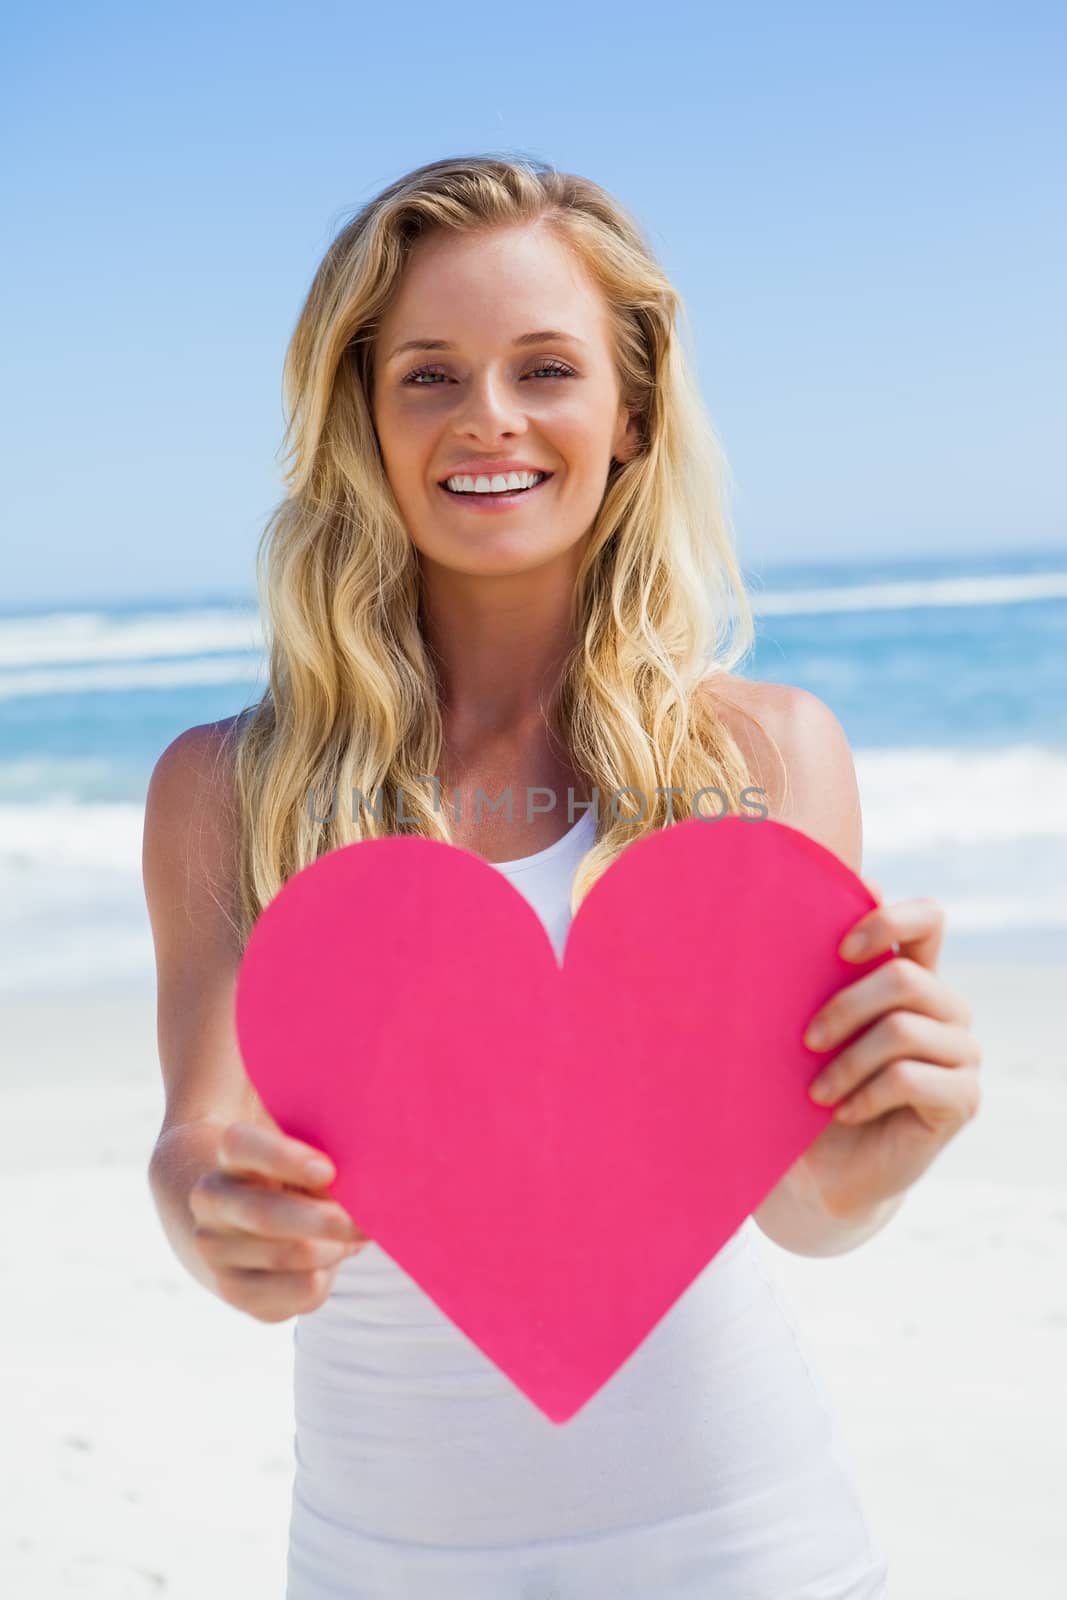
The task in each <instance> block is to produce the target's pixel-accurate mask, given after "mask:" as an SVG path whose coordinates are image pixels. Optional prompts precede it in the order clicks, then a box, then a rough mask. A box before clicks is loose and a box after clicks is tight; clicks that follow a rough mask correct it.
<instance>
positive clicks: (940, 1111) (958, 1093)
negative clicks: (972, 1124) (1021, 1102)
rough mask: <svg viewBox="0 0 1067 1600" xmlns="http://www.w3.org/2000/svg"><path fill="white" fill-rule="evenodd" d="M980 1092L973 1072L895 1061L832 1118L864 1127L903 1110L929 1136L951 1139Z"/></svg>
mask: <svg viewBox="0 0 1067 1600" xmlns="http://www.w3.org/2000/svg"><path fill="white" fill-rule="evenodd" d="M980 1103H981V1089H980V1087H979V1082H978V1069H977V1068H976V1067H958V1068H956V1070H955V1071H949V1070H947V1069H946V1068H945V1067H936V1066H932V1065H931V1064H930V1063H929V1062H928V1061H909V1060H907V1059H899V1060H896V1061H893V1062H890V1064H889V1066H887V1067H883V1068H882V1070H881V1072H878V1073H876V1074H875V1076H874V1077H873V1078H869V1079H868V1080H867V1082H866V1083H865V1084H863V1085H862V1086H861V1087H860V1088H859V1089H857V1090H856V1091H855V1093H854V1094H852V1095H850V1096H849V1098H848V1099H847V1100H846V1101H845V1102H844V1103H843V1104H842V1105H840V1106H838V1107H837V1109H836V1110H835V1112H834V1118H835V1120H836V1121H838V1122H847V1123H849V1124H854V1123H863V1122H870V1121H871V1120H872V1119H873V1118H875V1117H881V1116H884V1115H885V1114H886V1112H887V1111H893V1110H896V1109H897V1108H899V1107H907V1108H908V1109H909V1110H911V1111H913V1112H914V1113H915V1115H916V1116H917V1117H918V1118H919V1120H920V1121H921V1122H923V1123H924V1124H925V1125H926V1127H927V1128H929V1130H930V1131H931V1132H932V1133H938V1134H946V1135H947V1134H951V1133H954V1132H955V1131H956V1130H957V1129H958V1128H960V1127H962V1126H963V1124H964V1123H965V1122H969V1121H970V1119H971V1118H972V1117H973V1116H974V1115H975V1114H976V1112H977V1111H978V1107H979V1104H980Z"/></svg>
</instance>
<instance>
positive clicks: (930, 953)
mask: <svg viewBox="0 0 1067 1600" xmlns="http://www.w3.org/2000/svg"><path fill="white" fill-rule="evenodd" d="M944 928H945V913H944V911H943V909H942V907H941V906H940V904H939V903H938V902H937V901H936V900H933V899H930V898H929V897H923V898H918V899H914V900H899V901H895V902H894V903H893V904H892V905H890V906H876V907H875V908H874V910H873V911H868V912H867V914H866V915H865V916H863V917H860V918H859V919H858V920H857V921H856V922H855V923H853V925H852V927H851V928H850V929H849V931H848V933H847V934H846V935H845V937H844V938H843V939H842V941H841V943H840V945H839V946H838V951H837V953H838V955H840V956H842V957H843V958H844V959H845V960H846V961H855V960H862V961H869V960H870V959H871V958H872V956H876V955H880V954H881V953H882V951H884V950H892V949H893V948H894V947H896V948H897V949H898V950H899V953H900V954H901V955H904V956H907V957H908V958H909V959H910V960H912V961H915V962H917V963H918V965H919V966H921V967H927V968H929V969H930V970H931V971H933V969H934V968H935V967H936V965H937V959H938V956H939V954H940V950H941V940H942V937H943V935H944Z"/></svg>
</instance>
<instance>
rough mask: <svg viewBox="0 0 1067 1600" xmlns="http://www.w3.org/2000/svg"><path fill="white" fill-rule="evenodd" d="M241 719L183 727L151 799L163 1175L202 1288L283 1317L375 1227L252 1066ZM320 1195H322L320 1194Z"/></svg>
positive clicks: (159, 1192) (147, 858)
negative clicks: (247, 1051) (246, 1021)
mask: <svg viewBox="0 0 1067 1600" xmlns="http://www.w3.org/2000/svg"><path fill="white" fill-rule="evenodd" d="M231 727H232V724H226V723H222V724H205V725H203V726H200V727H196V728H190V729H188V730H187V731H186V732H185V733H182V734H180V735H179V736H178V738H177V739H175V740H174V741H173V742H172V743H171V744H170V745H168V746H167V748H166V750H164V752H163V754H162V755H161V756H160V757H159V760H158V761H157V763H156V766H155V769H154V770H153V773H152V778H151V782H150V784H149V788H148V794H147V797H146V801H145V828H144V846H143V855H142V870H143V878H144V888H145V898H146V901H147V904H148V911H149V917H150V920H151V924H152V937H153V941H154V944H155V954H156V974H157V997H158V998H157V1033H158V1044H159V1060H160V1066H161V1069H162V1072H163V1083H164V1090H165V1095H166V1109H165V1113H164V1118H163V1125H162V1127H161V1129H160V1132H159V1135H158V1138H157V1140H156V1143H155V1147H154V1149H153V1151H152V1153H151V1158H150V1161H149V1167H148V1179H149V1186H150V1189H151V1192H152V1196H153V1198H154V1200H155V1204H156V1208H157V1210H158V1212H159V1216H160V1220H161V1222H162V1224H163V1229H164V1232H165V1233H166V1236H167V1238H168V1240H169V1241H170V1244H171V1246H172V1248H173V1250H174V1252H175V1254H176V1256H177V1257H178V1259H179V1260H180V1261H181V1262H182V1264H183V1265H184V1266H185V1267H186V1268H187V1269H188V1271H189V1272H190V1273H191V1274H192V1275H193V1276H194V1277H195V1278H196V1279H197V1281H198V1282H200V1283H202V1284H203V1285H204V1286H205V1287H206V1288H208V1289H210V1290H212V1292H213V1293H215V1294H218V1295H219V1296H220V1297H221V1298H223V1299H225V1300H227V1301H229V1302H230V1303H232V1304H234V1305H237V1306H239V1307H240V1308H241V1309H244V1310H247V1311H250V1312H251V1313H252V1314H253V1315H256V1316H260V1317H262V1318H263V1319H264V1320H280V1319H281V1317H282V1316H283V1315H291V1314H292V1312H293V1311H294V1310H307V1309H311V1308H312V1307H313V1305H314V1304H317V1303H319V1302H320V1301H321V1298H322V1294H323V1291H328V1288H329V1281H330V1279H332V1269H335V1268H336V1266H337V1265H338V1264H339V1262H340V1260H341V1259H343V1255H344V1254H345V1253H350V1248H351V1246H352V1245H353V1244H354V1242H355V1241H356V1240H357V1239H360V1238H362V1239H365V1235H361V1234H359V1231H358V1230H357V1229H356V1228H355V1226H354V1224H353V1223H352V1221H351V1219H350V1218H349V1217H348V1216H347V1214H346V1213H345V1212H344V1211H343V1210H342V1208H341V1207H340V1206H339V1205H338V1204H337V1202H336V1201H333V1200H331V1199H329V1198H328V1197H326V1196H325V1195H324V1189H325V1185H327V1184H328V1183H330V1182H332V1180H333V1177H334V1176H335V1174H334V1172H333V1169H332V1167H331V1166H329V1164H327V1170H326V1171H325V1173H321V1172H320V1173H319V1174H318V1175H317V1176H316V1175H314V1174H313V1173H311V1172H309V1171H308V1169H307V1161H308V1160H309V1159H310V1158H313V1157H315V1156H321V1154H322V1152H320V1151H316V1150H314V1149H313V1148H312V1147H311V1146H310V1145H306V1144H304V1143H303V1142H302V1141H300V1140H296V1139H291V1138H288V1137H287V1136H286V1135H284V1134H282V1132H281V1131H280V1129H278V1128H277V1125H276V1124H275V1123H274V1121H273V1119H272V1118H271V1117H270V1116H269V1114H268V1113H267V1111H266V1109H265V1108H264V1106H263V1104H262V1102H261V1101H260V1099H259V1097H258V1096H257V1094H256V1092H255V1089H254V1088H253V1086H252V1084H251V1082H250V1080H249V1078H248V1074H247V1073H246V1071H245V1067H244V1062H243V1061H242V1059H241V1055H240V1049H239V1046H238V1041H237V1032H236V1025H235V1021H234V1000H235V995H236V987H237V973H238V969H239V966H240V949H239V946H238V938H237V933H236V927H235V923H236V904H235V898H234V897H235V884H236V866H237V855H236V837H235V828H234V821H233V817H234V806H233V790H232V769H231V766H230V764H229V762H230V757H229V753H228V748H227V746H226V743H225V736H226V734H227V732H228V731H229V730H230V728H231ZM294 1191H295V1192H294ZM315 1191H318V1193H319V1195H320V1196H321V1197H320V1198H315V1199H311V1198H309V1197H308V1196H310V1195H311V1194H312V1193H314V1192H315ZM268 1280H269V1281H268Z"/></svg>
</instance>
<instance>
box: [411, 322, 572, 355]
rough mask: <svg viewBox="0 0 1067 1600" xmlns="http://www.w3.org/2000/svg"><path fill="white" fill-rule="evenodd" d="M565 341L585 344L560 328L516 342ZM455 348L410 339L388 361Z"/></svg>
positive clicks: (543, 330) (522, 336) (437, 341)
mask: <svg viewBox="0 0 1067 1600" xmlns="http://www.w3.org/2000/svg"><path fill="white" fill-rule="evenodd" d="M559 339H565V340H567V341H568V342H569V343H571V344H584V343H585V340H584V339H579V337H578V335H577V334H576V333H564V332H562V330H561V329H559V328H538V329H537V330H536V331H535V332H534V333H522V334H520V335H519V337H518V338H517V339H516V340H515V341H514V343H515V344H516V346H519V345H528V344H546V343H553V342H555V341H556V340H559ZM453 349H455V346H454V345H453V344H452V343H451V342H450V341H449V340H448V339H408V340H407V342H406V343H405V344H398V345H397V347H396V349H395V350H394V351H393V352H392V354H391V355H389V356H387V357H386V359H387V360H388V361H393V360H395V358H396V357H397V356H402V355H403V354H404V353H405V352H406V351H408V350H453Z"/></svg>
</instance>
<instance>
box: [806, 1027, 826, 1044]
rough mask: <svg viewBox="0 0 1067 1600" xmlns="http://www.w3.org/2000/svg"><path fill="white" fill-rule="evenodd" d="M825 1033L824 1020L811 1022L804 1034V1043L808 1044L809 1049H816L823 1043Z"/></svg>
mask: <svg viewBox="0 0 1067 1600" xmlns="http://www.w3.org/2000/svg"><path fill="white" fill-rule="evenodd" d="M826 1035H827V1028H826V1024H825V1022H813V1023H812V1025H811V1027H810V1028H809V1029H808V1031H807V1033H806V1034H805V1035H804V1043H805V1044H806V1045H807V1046H808V1049H809V1050H818V1048H819V1046H820V1045H822V1044H825V1042H826Z"/></svg>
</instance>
